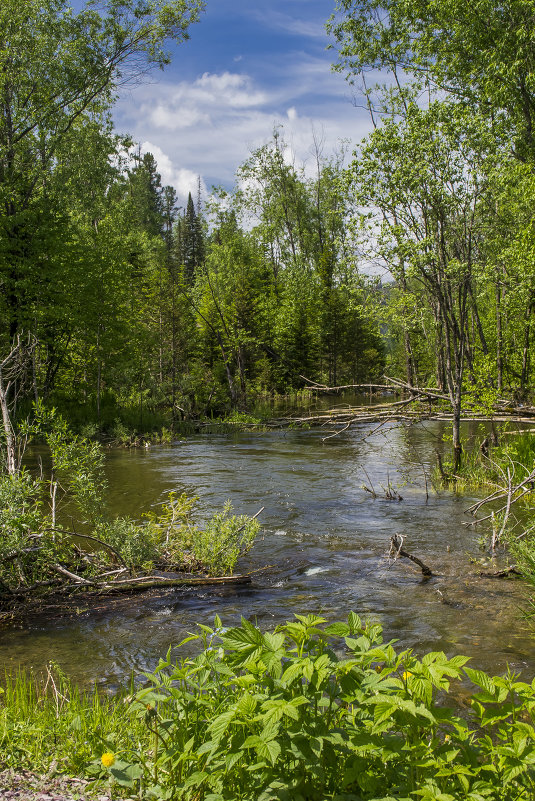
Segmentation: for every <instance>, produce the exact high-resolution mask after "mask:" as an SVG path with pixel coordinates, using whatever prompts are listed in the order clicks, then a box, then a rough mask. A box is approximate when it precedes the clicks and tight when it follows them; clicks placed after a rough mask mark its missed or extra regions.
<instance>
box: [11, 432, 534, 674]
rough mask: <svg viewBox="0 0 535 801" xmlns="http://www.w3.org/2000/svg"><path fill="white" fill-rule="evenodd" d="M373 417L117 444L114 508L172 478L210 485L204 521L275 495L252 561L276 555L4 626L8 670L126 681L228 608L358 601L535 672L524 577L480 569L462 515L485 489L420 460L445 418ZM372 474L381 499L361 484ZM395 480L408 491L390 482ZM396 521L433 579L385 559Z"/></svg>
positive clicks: (276, 610) (448, 642) (263, 617)
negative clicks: (181, 586) (241, 581)
mask: <svg viewBox="0 0 535 801" xmlns="http://www.w3.org/2000/svg"><path fill="white" fill-rule="evenodd" d="M370 430H371V428H370V427H368V426H359V427H358V428H357V429H355V430H353V431H352V430H350V431H348V432H346V433H345V434H344V435H341V436H340V437H336V438H335V439H334V440H331V441H328V442H326V443H323V442H322V436H324V435H325V432H318V431H307V432H305V431H286V432H269V433H267V434H266V433H264V434H258V435H254V434H236V435H229V436H215V437H206V436H196V437H192V438H190V439H188V440H183V441H181V442H179V443H176V444H175V445H173V446H166V447H161V448H159V447H154V448H151V449H150V451H149V452H148V453H147V452H145V451H144V450H143V451H126V450H118V451H111V452H110V453H109V454H108V456H107V472H108V480H109V486H110V512H111V513H112V514H122V515H132V516H140V515H141V514H142V512H144V511H146V510H147V509H148V508H150V507H155V506H157V505H158V503H160V502H161V501H162V500H163V499H164V498H165V497H166V494H167V493H168V492H169V491H171V490H175V491H178V492H187V493H188V494H190V495H198V496H199V516H200V519H201V520H203V519H205V518H206V517H207V516H209V515H210V514H211V513H212V512H213V511H214V509H216V508H220V507H221V506H222V505H223V503H224V502H225V501H226V500H227V498H228V499H230V500H231V501H232V503H233V505H234V508H235V510H236V511H237V512H239V513H245V514H255V513H256V512H257V511H258V509H259V508H260V507H261V506H264V507H265V509H264V512H263V513H262V515H261V518H260V520H261V522H262V523H263V526H264V528H263V531H262V534H261V538H260V540H259V541H258V542H257V544H256V545H255V548H254V549H253V551H252V552H251V553H250V554H249V556H248V557H247V559H246V560H244V562H243V564H242V569H243V570H244V571H249V570H256V569H258V568H260V567H264V566H265V565H272V566H273V567H272V569H271V570H269V571H268V572H267V573H265V574H263V573H258V574H256V575H255V578H254V583H253V584H252V585H250V586H242V587H231V586H228V587H218V588H206V589H203V590H202V591H199V590H196V591H194V592H191V591H184V590H174V591H172V590H168V591H165V592H163V591H162V592H155V593H151V594H146V595H134V596H131V597H129V598H122V599H118V600H117V601H114V602H111V601H106V602H104V603H99V605H98V606H99V607H103V608H100V609H98V610H96V611H94V612H93V613H90V612H86V611H83V610H79V612H78V613H77V612H73V613H72V615H71V616H69V617H65V618H56V619H47V620H39V621H34V622H33V623H32V624H31V625H27V626H24V627H22V628H19V629H12V630H4V631H3V632H2V633H1V634H0V643H1V644H2V649H1V651H0V654H1V658H2V665H1V666H0V669H1V668H2V667H6V668H8V669H11V668H15V667H17V666H19V665H21V666H25V667H29V666H33V667H34V668H36V669H39V668H42V667H43V666H44V665H46V663H47V662H48V661H50V660H53V661H56V662H58V663H59V664H60V665H61V667H62V668H63V670H65V671H66V672H67V673H68V674H70V675H72V676H73V677H74V678H76V679H78V680H79V681H86V682H87V683H88V684H89V683H92V682H93V681H94V680H98V681H99V682H103V683H108V684H109V685H110V686H115V685H116V684H117V683H119V682H121V681H123V680H124V679H125V677H126V676H127V675H128V673H129V672H130V671H131V670H133V671H134V672H140V671H142V670H145V669H150V668H151V667H153V666H154V665H155V664H156V663H157V661H158V658H159V657H160V655H163V654H165V653H166V651H167V648H168V646H169V645H170V644H176V643H178V642H180V641H181V640H182V639H183V638H184V637H185V636H186V635H187V633H188V632H190V631H193V630H194V629H195V625H196V623H198V622H199V623H204V624H210V623H211V622H212V621H213V618H214V616H215V614H219V616H220V617H221V619H222V620H223V622H224V624H225V625H234V624H237V623H239V620H240V617H241V616H242V615H243V616H244V617H246V618H248V619H251V620H258V621H259V622H260V623H261V624H262V625H263V626H266V627H269V626H274V625H276V624H277V623H280V622H282V621H284V620H287V619H288V618H290V617H292V615H293V613H294V612H301V613H308V612H320V613H321V614H322V615H323V616H325V617H327V618H328V619H331V620H334V619H338V618H340V617H345V616H346V615H347V612H348V611H349V610H351V609H354V610H355V611H356V612H358V613H359V614H361V615H362V616H364V617H366V616H370V617H371V618H373V619H375V620H378V621H379V622H381V624H382V625H383V626H384V629H385V638H387V639H390V638H395V639H397V640H398V641H399V647H411V648H414V649H415V650H416V651H417V652H419V653H423V652H424V651H426V650H444V651H446V653H448V654H449V655H453V654H454V653H466V654H467V655H468V656H470V657H471V658H472V664H473V665H474V666H477V667H481V668H483V669H486V670H489V671H490V672H500V671H503V670H505V668H506V666H507V664H511V665H512V666H515V669H518V670H521V671H522V672H523V673H524V674H525V675H527V676H531V675H532V674H533V672H534V669H535V647H534V642H533V639H532V637H531V634H530V633H528V632H526V631H525V630H523V629H522V623H521V622H520V620H519V615H520V613H519V607H520V606H521V605H522V603H523V591H522V588H521V585H519V584H518V583H517V582H514V581H510V580H503V581H491V580H484V579H480V578H477V577H475V576H474V573H475V572H476V568H474V566H473V565H472V564H471V562H470V557H471V556H475V557H478V556H479V555H480V554H479V553H478V549H477V538H478V537H479V536H480V535H479V534H475V533H474V532H473V531H471V530H470V529H467V528H466V527H465V526H463V525H462V524H463V522H465V520H466V517H465V514H464V510H465V509H466V507H467V506H469V505H470V502H471V498H466V497H465V498H463V497H461V496H458V495H455V494H453V493H449V492H445V491H444V492H441V493H440V494H438V495H437V494H436V493H433V492H431V494H430V495H429V499H428V500H426V495H425V486H424V474H423V471H422V466H421V465H422V464H423V465H425V466H426V470H427V472H429V465H431V464H433V463H434V461H435V458H436V457H435V450H436V447H437V442H438V441H439V438H440V435H441V433H442V432H441V429H440V427H439V426H438V424H431V423H427V424H426V425H425V427H424V426H412V427H410V428H399V427H395V428H391V429H390V430H386V431H384V432H378V433H377V434H374V435H373V436H372V437H369V438H368V439H363V437H364V436H365V435H366V434H368V433H369V432H370ZM437 438H438V439H437ZM415 452H417V454H418V462H417V463H416V462H415V457H414V453H415ZM364 471H365V472H364ZM370 481H371V482H372V484H373V486H374V488H375V490H376V492H377V495H378V497H377V498H375V499H374V498H372V497H371V496H370V495H369V494H368V493H366V492H365V491H364V490H363V489H362V485H363V484H367V485H368V484H369V482H370ZM388 482H390V484H391V485H392V486H393V487H395V488H397V489H398V490H399V492H400V493H401V495H402V496H403V498H404V500H403V501H401V502H399V503H398V502H391V501H388V500H386V499H385V498H384V496H382V495H381V493H382V492H383V490H382V489H381V486H383V487H384V486H386V485H387V483H388ZM396 532H399V533H401V534H403V536H404V538H405V545H406V547H407V549H408V550H409V551H412V552H413V553H415V554H416V555H419V556H420V557H421V558H422V559H423V560H424V561H425V562H426V563H428V564H429V565H430V566H431V567H432V568H433V570H434V571H435V572H437V573H439V574H441V575H440V576H439V577H438V578H433V579H432V580H430V581H423V580H422V575H421V573H420V572H419V571H418V570H417V569H416V568H414V566H413V565H411V564H409V563H408V562H407V560H397V561H395V562H394V561H392V560H389V559H388V558H387V554H388V549H389V543H390V537H391V536H392V535H393V534H395V533H396Z"/></svg>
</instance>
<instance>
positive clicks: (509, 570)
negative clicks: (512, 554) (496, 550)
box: [478, 565, 522, 578]
mask: <svg viewBox="0 0 535 801" xmlns="http://www.w3.org/2000/svg"><path fill="white" fill-rule="evenodd" d="M511 575H513V576H521V575H522V573H521V572H520V570H518V568H517V567H516V566H515V565H512V566H511V567H506V568H504V570H496V571H495V572H494V573H485V572H483V571H482V572H481V573H478V576H482V577H483V578H505V577H506V576H511Z"/></svg>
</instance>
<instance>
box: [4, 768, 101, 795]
mask: <svg viewBox="0 0 535 801" xmlns="http://www.w3.org/2000/svg"><path fill="white" fill-rule="evenodd" d="M87 784H88V782H87V781H85V780H84V779H74V778H71V777H69V776H37V775H36V774H35V773H31V771H27V770H21V771H14V770H4V771H2V772H0V800H1V801H111V798H110V796H109V795H103V794H101V793H96V794H95V793H87V792H86V786H87Z"/></svg>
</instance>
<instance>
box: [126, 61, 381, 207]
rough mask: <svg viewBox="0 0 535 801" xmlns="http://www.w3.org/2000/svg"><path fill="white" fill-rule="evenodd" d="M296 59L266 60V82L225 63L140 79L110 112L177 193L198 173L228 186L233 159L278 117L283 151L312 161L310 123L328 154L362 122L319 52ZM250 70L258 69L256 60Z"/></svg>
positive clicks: (266, 134)
mask: <svg viewBox="0 0 535 801" xmlns="http://www.w3.org/2000/svg"><path fill="white" fill-rule="evenodd" d="M296 59H297V60H296V61H295V62H294V63H293V64H292V65H289V64H288V63H287V62H286V63H281V64H279V65H276V66H275V73H274V72H273V65H270V68H271V73H270V86H269V88H266V87H265V84H264V82H263V81H262V79H261V78H260V79H259V80H258V81H254V80H253V79H252V78H251V76H249V75H247V74H244V73H241V72H230V71H227V70H225V71H221V72H220V73H204V74H202V75H200V76H199V77H197V78H196V79H195V80H193V81H190V82H188V81H178V82H176V83H172V82H165V83H164V82H161V83H158V84H152V85H145V86H140V87H138V88H137V89H136V90H135V96H133V97H132V98H130V97H128V96H125V97H123V98H122V99H121V101H120V103H119V104H118V106H117V111H116V120H117V122H118V123H119V127H120V128H122V129H126V130H127V131H129V132H130V133H131V134H132V136H133V137H134V138H135V139H136V140H137V141H142V142H143V143H144V145H143V148H144V149H145V150H151V152H152V153H153V154H154V156H155V158H156V159H157V161H158V166H159V169H160V171H161V173H162V178H163V181H164V183H169V184H171V185H173V186H175V188H176V189H177V191H178V192H179V193H180V195H181V197H183V196H184V195H185V196H186V197H187V192H188V191H192V188H193V189H194V190H195V191H196V182H197V175H199V174H200V175H201V176H202V177H203V180H204V181H205V183H206V185H207V186H211V185H213V184H223V185H224V186H225V187H226V188H229V187H230V186H231V185H232V184H233V179H234V175H235V172H236V169H237V167H238V166H239V165H240V164H241V163H243V161H244V160H245V159H246V158H247V157H248V155H249V154H250V152H251V150H253V149H254V148H256V147H259V146H260V145H262V144H264V143H265V142H266V141H268V140H269V138H270V136H271V134H272V132H273V128H274V126H276V125H279V124H282V125H283V126H284V137H285V139H286V141H287V142H288V144H289V146H290V148H291V159H292V160H293V161H295V163H297V164H299V163H302V162H309V163H310V165H311V166H310V169H312V168H313V166H312V165H313V162H314V159H313V158H312V156H311V152H310V147H311V143H312V141H313V132H314V130H316V131H321V132H322V137H321V138H322V139H323V140H324V152H325V155H329V153H331V152H332V150H333V149H335V148H336V146H337V144H338V143H339V142H340V140H342V139H345V140H347V139H349V138H350V139H351V140H352V141H354V142H356V141H357V140H358V139H360V138H361V137H362V136H363V135H364V134H365V133H367V132H368V131H369V129H370V123H369V120H368V117H367V115H366V114H365V113H364V112H362V111H359V110H358V109H355V108H354V107H353V106H352V105H351V103H350V99H349V90H348V87H347V85H346V84H345V82H344V81H343V80H341V78H340V76H338V75H333V74H332V73H330V72H329V70H328V66H326V64H325V61H324V60H323V59H320V58H317V59H315V58H313V57H311V56H304V55H298V56H296ZM267 69H268V66H267V65H266V71H267ZM258 74H259V75H262V70H261V69H260V68H259V69H258ZM134 101H135V102H134ZM288 158H290V155H289V156H288ZM181 202H182V201H181Z"/></svg>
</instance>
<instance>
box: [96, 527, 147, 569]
mask: <svg viewBox="0 0 535 801" xmlns="http://www.w3.org/2000/svg"><path fill="white" fill-rule="evenodd" d="M95 536H96V537H98V539H100V540H102V541H103V542H105V543H107V544H108V545H111V547H112V548H114V549H115V550H116V551H117V553H119V554H120V556H121V558H122V559H123V560H124V562H125V564H126V566H127V567H128V569H129V570H130V572H131V573H136V571H138V570H145V571H146V570H152V568H153V567H154V563H155V562H158V560H159V558H160V556H161V551H160V548H159V542H158V541H157V540H156V538H155V536H154V532H153V531H152V530H151V529H150V528H149V527H148V526H140V525H139V523H136V522H135V521H134V520H131V519H130V518H128V517H116V518H114V519H113V520H111V521H109V522H105V523H100V524H99V525H98V526H97V527H96V529H95Z"/></svg>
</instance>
